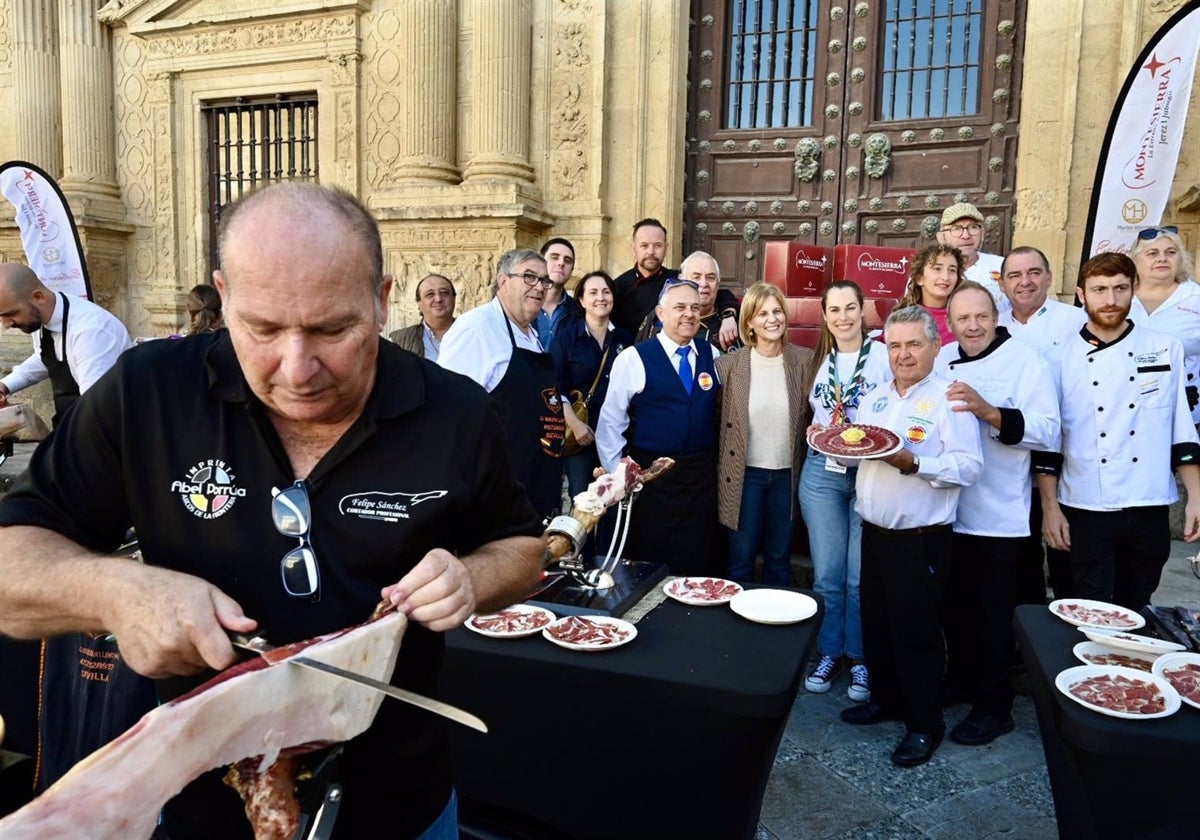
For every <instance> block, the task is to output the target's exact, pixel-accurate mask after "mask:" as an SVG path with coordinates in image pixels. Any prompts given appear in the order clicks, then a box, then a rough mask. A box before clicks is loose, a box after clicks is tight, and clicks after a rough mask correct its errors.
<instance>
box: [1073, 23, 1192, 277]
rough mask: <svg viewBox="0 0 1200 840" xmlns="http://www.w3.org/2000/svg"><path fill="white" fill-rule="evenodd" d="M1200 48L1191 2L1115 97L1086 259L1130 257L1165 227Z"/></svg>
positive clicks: (1098, 170) (1159, 35)
mask: <svg viewBox="0 0 1200 840" xmlns="http://www.w3.org/2000/svg"><path fill="white" fill-rule="evenodd" d="M1197 51H1200V2H1195V0H1193V2H1190V3H1187V4H1186V5H1185V6H1184V8H1182V9H1180V10H1179V11H1178V12H1177V13H1176V14H1175V15H1173V16H1172V17H1171V19H1170V20H1169V21H1167V22H1166V23H1165V24H1164V25H1163V27H1162V28H1161V29H1159V30H1158V32H1156V33H1155V35H1154V37H1153V38H1151V39H1150V42H1149V43H1148V44H1147V45H1146V47H1145V49H1143V50H1142V53H1141V55H1140V56H1139V57H1138V60H1137V62H1135V63H1134V66H1133V68H1132V69H1131V70H1130V72H1129V76H1128V77H1127V78H1126V80H1125V85H1124V86H1123V87H1122V88H1121V93H1120V95H1119V96H1118V97H1117V102H1116V105H1115V106H1114V107H1113V113H1112V117H1111V118H1110V119H1109V123H1108V132H1107V134H1106V136H1105V138H1104V146H1103V147H1102V148H1101V150H1100V160H1099V162H1098V164H1097V167H1096V182H1095V186H1094V187H1093V190H1092V207H1091V211H1090V213H1089V215H1088V227H1087V233H1086V235H1085V238H1084V259H1087V258H1089V257H1091V256H1093V255H1095V254H1099V253H1102V252H1105V251H1119V252H1121V253H1125V252H1127V251H1129V250H1130V249H1131V248H1132V247H1133V241H1134V239H1135V237H1136V236H1137V232H1138V231H1139V230H1142V229H1144V228H1147V227H1153V226H1155V225H1159V224H1161V223H1162V222H1163V211H1164V210H1165V209H1166V207H1167V201H1168V199H1169V198H1170V196H1171V184H1172V182H1173V181H1174V179H1175V166H1176V164H1177V162H1178V160H1179V146H1180V144H1181V143H1182V142H1183V128H1184V123H1185V122H1186V121H1187V112H1188V101H1189V100H1190V99H1191V95H1192V79H1193V77H1194V75H1195V70H1196V54H1197Z"/></svg>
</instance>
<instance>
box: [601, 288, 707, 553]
mask: <svg viewBox="0 0 1200 840" xmlns="http://www.w3.org/2000/svg"><path fill="white" fill-rule="evenodd" d="M655 314H656V315H657V317H658V320H659V321H661V322H662V325H663V326H662V331H661V332H659V333H657V334H656V335H655V336H654V337H653V338H650V339H647V340H646V341H643V342H642V343H641V344H636V345H634V346H633V347H632V348H630V349H627V350H625V351H624V352H623V353H621V355H619V356H617V359H616V361H615V362H613V368H612V375H611V376H610V377H609V385H608V397H607V398H606V399H605V400H604V407H603V408H602V409H601V410H600V420H599V422H598V423H597V425H596V447H597V449H598V450H599V453H600V463H601V465H602V466H603V467H604V469H606V470H608V471H609V472H611V471H612V470H614V469H616V467H617V463H618V462H619V461H620V459H621V456H622V455H628V456H630V457H631V458H633V460H635V461H637V462H638V463H639V464H641V465H642V466H647V465H648V464H650V463H651V462H652V461H654V459H656V458H659V457H662V456H667V457H670V458H673V459H674V460H675V466H674V467H673V468H672V469H671V470H670V471H668V472H666V473H664V474H663V476H662V477H661V478H659V479H657V480H655V481H654V482H652V483H651V484H647V485H645V487H644V488H643V489H642V491H641V493H640V495H639V496H638V501H637V503H636V504H635V505H634V506H633V516H632V524H631V525H630V528H629V539H628V541H627V542H626V544H625V552H624V554H625V556H626V557H628V558H629V559H631V560H647V561H652V562H659V563H663V562H665V563H668V564H669V565H670V567H671V573H672V574H677V575H713V574H718V573H719V572H720V571H721V552H720V551H719V548H718V546H719V540H718V536H719V534H718V529H717V452H716V447H717V413H718V411H719V408H720V400H719V392H720V383H719V382H718V380H717V370H716V366H715V365H714V364H713V362H714V360H715V359H716V357H717V356H719V355H720V353H721V351H719V350H717V349H716V348H715V347H713V346H712V345H711V344H709V343H708V342H707V341H696V340H695V336H696V331H697V329H698V328H699V325H700V292H699V290H698V289H697V288H696V284H695V283H693V282H692V281H690V280H682V279H679V278H672V279H671V280H668V281H667V282H666V283H664V284H663V290H662V294H661V295H660V298H659V303H658V307H657V308H656V310H655Z"/></svg>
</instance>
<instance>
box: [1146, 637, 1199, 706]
mask: <svg viewBox="0 0 1200 840" xmlns="http://www.w3.org/2000/svg"><path fill="white" fill-rule="evenodd" d="M1188 665H1191V666H1193V670H1195V668H1200V653H1192V652H1190V651H1188V652H1184V653H1164V654H1163V655H1162V656H1160V657H1158V659H1156V660H1154V668H1153V669H1152V670H1151V673H1152V674H1154V676H1156V677H1162V678H1163V679H1164V680H1166V681H1167V682H1169V683H1171V687H1172V688H1174V689H1175V690H1176V691H1177V692H1179V696H1180V698H1182V699H1183V702H1184V703H1187V704H1188V705H1189V706H1191V707H1193V708H1196V709H1200V692H1192V694H1191V696H1188V695H1187V694H1184V693H1183V692H1182V691H1180V690H1179V686H1178V685H1177V684H1176V683H1175V680H1172V679H1171V678H1170V677H1168V676H1167V675H1166V673H1165V672H1166V671H1172V670H1177V669H1179V668H1182V667H1186V666H1188Z"/></svg>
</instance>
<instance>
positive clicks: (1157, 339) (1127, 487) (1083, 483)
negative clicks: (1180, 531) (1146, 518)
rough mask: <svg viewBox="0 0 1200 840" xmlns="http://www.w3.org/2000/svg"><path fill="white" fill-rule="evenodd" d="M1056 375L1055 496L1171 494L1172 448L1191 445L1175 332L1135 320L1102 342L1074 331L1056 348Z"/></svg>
mask: <svg viewBox="0 0 1200 840" xmlns="http://www.w3.org/2000/svg"><path fill="white" fill-rule="evenodd" d="M1058 375H1059V377H1060V382H1061V384H1060V389H1061V402H1060V403H1059V407H1060V409H1061V411H1062V424H1063V434H1062V437H1063V440H1062V454H1063V466H1062V475H1061V476H1060V478H1059V482H1058V499H1059V502H1061V503H1062V504H1064V505H1070V506H1071V507H1076V508H1084V509H1086V510H1120V509H1122V508H1127V507H1145V506H1149V505H1169V504H1171V503H1172V502H1174V501H1175V500H1176V498H1177V494H1176V492H1175V479H1174V477H1173V476H1172V474H1171V466H1172V456H1173V454H1174V453H1173V449H1174V448H1175V447H1177V446H1180V445H1185V444H1191V445H1192V446H1193V447H1195V446H1196V445H1197V437H1196V427H1195V426H1194V425H1193V424H1192V418H1191V414H1190V413H1189V412H1188V407H1187V399H1186V398H1185V397H1184V394H1183V345H1182V344H1180V343H1179V340H1178V339H1176V338H1174V337H1172V336H1169V335H1167V334H1165V333H1160V332H1154V331H1153V330H1148V329H1146V328H1145V327H1139V326H1133V327H1132V328H1131V329H1130V330H1129V331H1128V332H1126V333H1125V334H1124V335H1123V336H1122V337H1120V338H1118V339H1117V340H1116V341H1114V342H1112V343H1111V344H1106V345H1103V346H1096V345H1094V344H1092V343H1090V342H1089V341H1088V340H1087V339H1086V338H1084V336H1083V335H1079V336H1076V337H1075V338H1074V339H1073V340H1072V341H1071V342H1070V343H1068V344H1067V345H1066V347H1065V348H1064V351H1063V354H1062V365H1061V366H1060V367H1059V369H1058ZM1193 463H1195V461H1194V460H1193Z"/></svg>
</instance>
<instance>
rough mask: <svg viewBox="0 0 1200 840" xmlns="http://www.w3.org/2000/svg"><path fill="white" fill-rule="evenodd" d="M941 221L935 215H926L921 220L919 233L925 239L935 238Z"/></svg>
mask: <svg viewBox="0 0 1200 840" xmlns="http://www.w3.org/2000/svg"><path fill="white" fill-rule="evenodd" d="M941 223H942V222H941V219H940V218H938V217H937V216H926V217H925V218H924V219H923V220H922V221H921V235H922V236H924V237H925V238H926V239H936V238H937V232H938V228H939V227H940V226H941Z"/></svg>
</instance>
